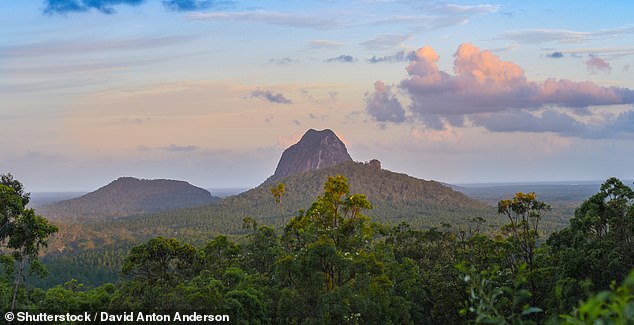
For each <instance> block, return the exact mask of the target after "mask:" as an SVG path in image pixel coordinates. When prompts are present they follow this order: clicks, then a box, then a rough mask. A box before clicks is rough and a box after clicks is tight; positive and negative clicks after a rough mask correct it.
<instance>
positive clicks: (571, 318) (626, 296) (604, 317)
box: [561, 271, 634, 325]
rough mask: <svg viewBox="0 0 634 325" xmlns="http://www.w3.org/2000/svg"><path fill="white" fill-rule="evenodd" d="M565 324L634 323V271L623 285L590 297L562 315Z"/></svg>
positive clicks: (611, 287) (613, 284)
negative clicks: (568, 312) (570, 311)
mask: <svg viewBox="0 0 634 325" xmlns="http://www.w3.org/2000/svg"><path fill="white" fill-rule="evenodd" d="M561 319H563V320H564V322H563V323H564V324H579V325H580V324H634V271H633V272H630V274H629V276H628V277H627V278H625V280H624V281H623V283H622V284H621V286H619V287H618V288H617V287H616V285H615V283H614V282H613V283H612V285H611V286H610V290H606V291H601V292H599V293H598V294H596V295H594V296H592V297H590V298H588V300H586V301H585V302H583V303H581V304H580V305H579V306H578V307H577V308H575V309H574V310H573V311H572V313H570V314H567V315H561Z"/></svg>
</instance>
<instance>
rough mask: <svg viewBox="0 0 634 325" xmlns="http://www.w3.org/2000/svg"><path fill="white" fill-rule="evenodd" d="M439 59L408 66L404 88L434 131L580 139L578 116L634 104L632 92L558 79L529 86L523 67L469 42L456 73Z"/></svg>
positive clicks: (423, 56) (428, 56) (421, 57)
mask: <svg viewBox="0 0 634 325" xmlns="http://www.w3.org/2000/svg"><path fill="white" fill-rule="evenodd" d="M595 59H598V60H594V61H593V62H595V63H593V64H594V65H596V68H597V69H603V70H605V65H602V64H601V62H603V63H605V64H607V63H606V62H605V61H603V60H601V59H599V58H596V57H595ZM439 60H440V56H439V55H438V54H437V53H436V52H435V51H434V49H433V48H431V47H429V46H425V47H422V48H420V49H418V50H417V51H416V52H415V57H414V58H413V60H411V61H410V62H409V64H408V65H407V67H406V71H407V73H408V74H409V77H408V78H407V79H405V80H403V81H401V83H400V87H401V89H403V90H404V91H405V92H406V93H407V94H408V95H409V97H410V99H411V105H410V106H409V107H408V108H409V110H411V111H412V112H413V115H414V117H415V118H418V119H420V120H421V121H423V122H424V123H425V124H426V126H427V127H429V128H433V129H438V130H442V129H445V128H446V127H447V125H450V126H454V127H463V126H464V125H465V121H470V122H471V125H476V126H483V127H485V128H487V129H489V130H490V131H498V132H513V131H524V132H560V133H566V134H570V135H574V134H575V133H577V131H575V130H583V129H584V128H585V126H586V125H585V124H584V123H582V122H580V121H578V120H577V119H576V118H575V117H574V116H575V115H579V114H583V115H587V114H591V113H590V110H589V109H588V108H589V107H591V106H605V105H621V104H632V103H634V91H633V90H631V89H628V88H618V87H601V86H599V85H597V84H595V83H592V82H576V81H571V80H566V79H556V78H549V79H546V80H545V81H542V82H536V81H529V80H528V79H527V78H526V75H525V73H524V70H523V69H522V68H521V67H520V66H519V65H517V64H515V63H513V62H509V61H504V60H502V59H500V57H498V56H497V55H495V54H493V53H492V52H490V51H486V50H481V49H480V48H478V47H476V46H474V45H472V44H469V43H465V44H461V45H460V46H459V47H458V50H457V51H456V53H455V54H454V66H453V74H450V73H448V72H445V71H442V70H440V69H439V67H438V61H439ZM591 60H592V59H591ZM607 66H608V67H609V64H608V65H607ZM537 111H542V113H540V114H539V115H537V114H534V112H537ZM544 112H545V113H544ZM497 118H499V120H496V119H497ZM505 121H506V122H509V123H510V124H509V125H505V124H504V123H505ZM467 124H469V123H467ZM579 132H581V131H579ZM593 132H594V131H593ZM595 133H596V132H595Z"/></svg>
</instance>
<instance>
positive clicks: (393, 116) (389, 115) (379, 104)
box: [365, 81, 405, 123]
mask: <svg viewBox="0 0 634 325" xmlns="http://www.w3.org/2000/svg"><path fill="white" fill-rule="evenodd" d="M365 110H366V112H367V113H368V114H370V116H372V117H373V118H374V119H375V120H376V121H378V122H395V123H401V122H403V121H405V109H403V106H402V105H401V103H400V102H399V101H398V99H397V98H396V96H394V94H393V93H392V89H391V87H390V86H387V85H385V84H384V83H383V82H381V81H377V82H375V83H374V92H372V93H366V94H365Z"/></svg>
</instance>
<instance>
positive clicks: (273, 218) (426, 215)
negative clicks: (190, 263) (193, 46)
mask: <svg viewBox="0 0 634 325" xmlns="http://www.w3.org/2000/svg"><path fill="white" fill-rule="evenodd" d="M339 174H340V175H344V176H346V177H347V178H348V180H349V183H350V190H351V193H361V194H365V195H367V197H368V199H369V200H370V202H371V203H372V205H373V207H374V208H373V209H372V210H370V211H368V212H367V214H368V215H369V216H371V217H372V218H373V220H379V221H386V222H389V223H391V224H398V223H400V222H402V221H407V222H409V223H410V224H411V225H413V226H414V227H419V228H420V227H439V226H441V225H442V224H445V223H449V224H454V225H460V224H465V223H467V220H468V219H471V218H474V217H478V216H480V217H484V218H485V219H487V220H490V221H491V222H492V223H498V221H500V220H501V218H500V217H499V216H498V215H497V214H496V211H494V209H493V208H491V207H489V206H486V205H485V204H484V203H482V202H480V201H477V200H474V199H471V198H469V197H467V196H466V195H464V194H462V193H460V192H456V191H454V190H452V189H451V188H449V187H447V186H444V185H442V184H440V183H438V182H435V181H426V180H421V179H417V178H414V177H411V176H407V175H405V174H399V173H394V172H391V171H388V170H383V169H379V168H376V167H372V166H371V165H369V164H364V163H358V162H350V163H344V164H340V165H337V166H333V167H330V168H325V169H319V170H313V171H309V172H305V173H299V174H295V175H291V176H288V177H285V178H283V179H280V180H279V182H282V183H284V184H285V191H284V194H283V195H282V197H281V200H280V203H277V202H276V200H275V198H274V197H273V195H272V193H271V186H272V185H271V184H269V183H267V184H262V185H260V186H258V187H256V188H254V189H251V190H249V191H246V192H244V193H241V194H239V195H235V196H230V197H227V198H225V199H223V200H222V201H220V202H218V203H214V204H210V205H207V206H202V207H197V208H187V209H180V210H173V211H168V212H164V213H155V214H149V215H143V216H135V217H132V218H124V219H121V220H117V221H116V222H114V223H107V224H106V223H104V224H103V225H101V226H98V228H100V229H102V230H105V229H113V228H121V227H124V228H125V229H126V230H128V231H131V232H133V233H135V234H137V235H138V236H147V237H151V236H157V235H162V236H173V237H177V238H183V237H187V238H188V239H189V240H191V239H192V238H194V237H197V236H200V238H206V237H207V236H210V235H213V234H239V233H242V221H243V219H244V217H252V218H254V219H255V220H256V221H258V222H259V223H260V224H267V225H273V226H277V227H280V226H282V225H283V224H284V223H285V222H287V221H288V220H289V219H290V218H291V217H292V216H295V215H297V213H298V211H299V210H301V209H308V208H309V207H310V205H311V202H314V200H315V197H317V196H318V195H319V194H320V193H323V186H324V185H323V184H324V183H325V182H326V180H327V179H328V177H329V176H335V175H339ZM94 226H97V225H94Z"/></svg>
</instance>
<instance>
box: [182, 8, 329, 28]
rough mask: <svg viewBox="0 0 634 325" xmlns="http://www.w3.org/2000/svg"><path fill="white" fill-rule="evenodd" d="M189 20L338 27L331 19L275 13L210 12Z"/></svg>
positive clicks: (199, 14)
mask: <svg viewBox="0 0 634 325" xmlns="http://www.w3.org/2000/svg"><path fill="white" fill-rule="evenodd" d="M187 17H188V18H189V19H191V20H197V21H210V22H219V21H228V20H229V21H231V20H232V21H245V22H254V23H266V24H272V25H281V26H288V27H297V28H315V29H329V28H333V27H335V26H339V23H338V22H337V21H335V20H332V19H320V18H315V17H314V16H306V15H300V14H294V13H283V12H277V11H239V12H212V13H191V14H189V15H187Z"/></svg>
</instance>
